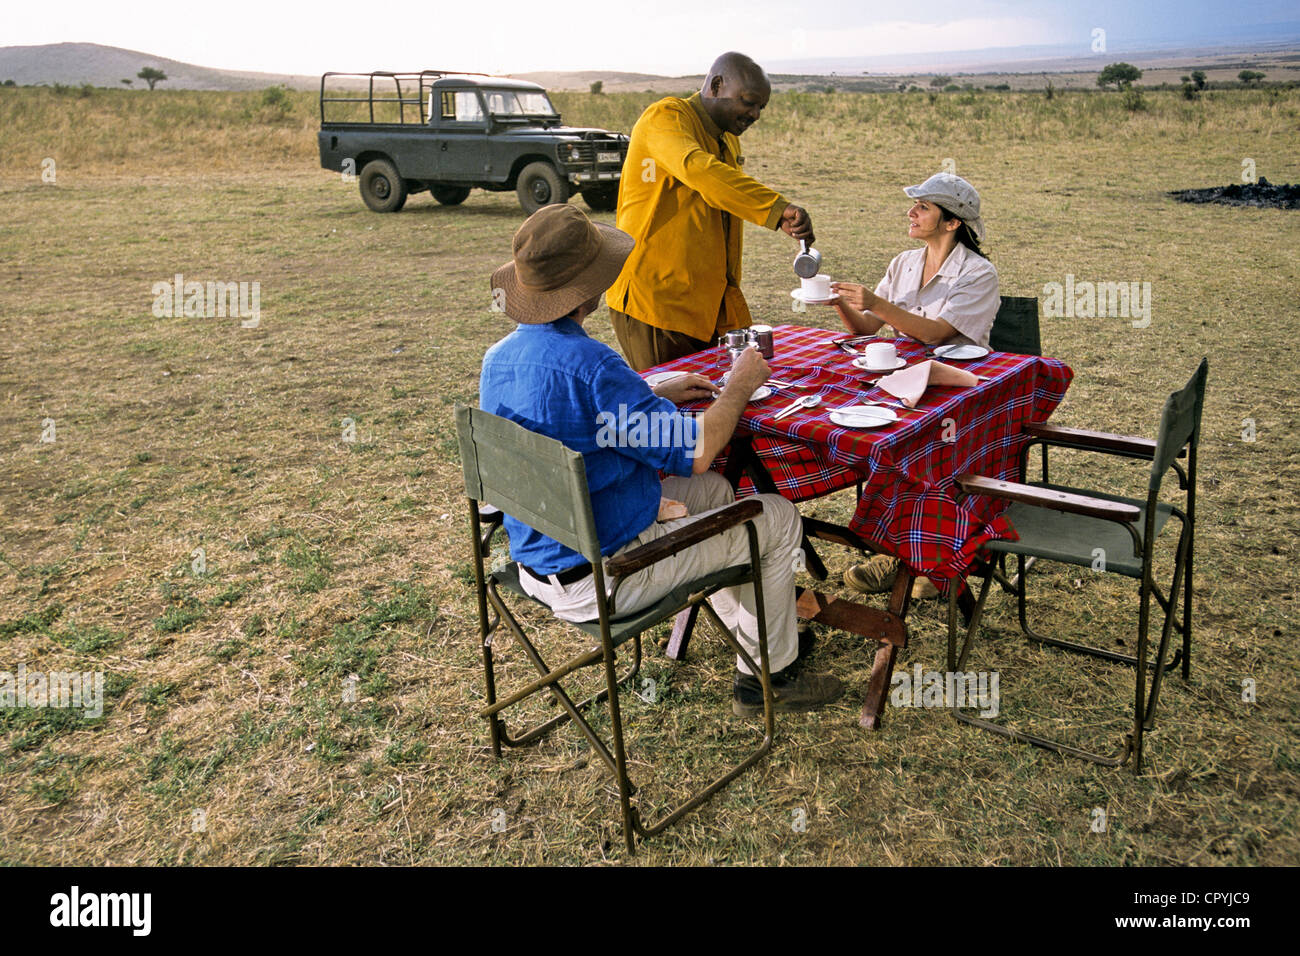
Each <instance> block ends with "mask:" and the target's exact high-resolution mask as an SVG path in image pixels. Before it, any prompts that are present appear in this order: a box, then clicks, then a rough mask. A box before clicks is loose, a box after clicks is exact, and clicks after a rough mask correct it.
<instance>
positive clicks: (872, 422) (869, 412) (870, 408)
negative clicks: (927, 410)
mask: <svg viewBox="0 0 1300 956" xmlns="http://www.w3.org/2000/svg"><path fill="white" fill-rule="evenodd" d="M830 417H831V421H833V422H834V423H835V424H836V425H843V426H844V427H845V428H883V427H884V426H886V425H892V424H893V423H894V422H896V421H898V414H897V413H896V412H895V411H894V410H893V409H892V408H881V407H880V406H879V405H849V406H847V407H845V408H836V409H833V410H832V411H831V416H830Z"/></svg>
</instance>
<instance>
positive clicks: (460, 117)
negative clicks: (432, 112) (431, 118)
mask: <svg viewBox="0 0 1300 956" xmlns="http://www.w3.org/2000/svg"><path fill="white" fill-rule="evenodd" d="M442 118H443V119H445V120H455V121H457V122H459V123H481V122H482V121H483V107H482V105H481V104H480V103H479V99H478V94H477V93H475V92H474V91H473V90H444V91H443V94H442Z"/></svg>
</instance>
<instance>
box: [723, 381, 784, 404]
mask: <svg viewBox="0 0 1300 956" xmlns="http://www.w3.org/2000/svg"><path fill="white" fill-rule="evenodd" d="M771 394H772V390H771V389H770V388H768V387H767V386H766V385H760V386H758V388H756V389H754V394H753V395H751V396H749V400H750V401H751V402H761V401H762V400H763V399H765V398H767V397H768V396H770V395H771ZM713 397H714V399H717V397H718V396H717V395H714V396H713Z"/></svg>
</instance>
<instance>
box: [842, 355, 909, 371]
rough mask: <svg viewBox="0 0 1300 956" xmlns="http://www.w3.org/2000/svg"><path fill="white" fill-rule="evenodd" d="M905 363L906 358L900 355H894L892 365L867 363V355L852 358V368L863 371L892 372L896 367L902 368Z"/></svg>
mask: <svg viewBox="0 0 1300 956" xmlns="http://www.w3.org/2000/svg"><path fill="white" fill-rule="evenodd" d="M906 364H907V359H905V358H903V357H902V356H901V355H896V356H894V364H893V365H885V366H876V365H868V364H867V357H866V356H865V355H861V356H859V357H858V358H855V359H854V360H853V366H854V368H860V369H862V370H863V371H864V372H893V371H895V370H897V369H900V368H902V367H903V366H904V365H906Z"/></svg>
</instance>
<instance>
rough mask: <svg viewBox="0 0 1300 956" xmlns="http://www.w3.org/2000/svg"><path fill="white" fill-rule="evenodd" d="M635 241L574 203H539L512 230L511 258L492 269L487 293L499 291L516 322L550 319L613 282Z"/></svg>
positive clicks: (494, 293) (552, 320) (572, 308)
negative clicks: (514, 229) (493, 270)
mask: <svg viewBox="0 0 1300 956" xmlns="http://www.w3.org/2000/svg"><path fill="white" fill-rule="evenodd" d="M635 244H636V240H634V239H633V238H632V237H631V236H629V235H628V234H627V233H626V232H623V231H622V230H620V229H615V228H614V227H613V226H607V225H605V224H604V223H599V222H592V221H591V220H590V219H588V218H587V217H586V216H585V215H583V213H582V210H581V209H579V208H578V207H577V206H570V205H568V204H567V203H566V204H564V205H560V204H555V205H550V206H543V207H542V208H541V209H539V210H537V212H535V213H533V214H532V215H531V216H529V217H528V218H527V219H526V220H524V224H523V225H522V226H520V227H519V229H518V230H516V232H515V242H514V256H515V257H514V260H513V261H512V262H507V263H506V264H505V265H503V266H501V267H500V268H499V269H497V270H496V271H495V272H493V273H492V295H493V297H494V298H495V299H497V300H499V299H500V295H499V294H498V293H497V291H496V290H497V289H501V290H503V292H504V293H505V301H504V302H502V303H500V304H501V305H502V306H503V307H504V308H505V312H506V315H508V316H509V317H510V318H512V319H514V320H515V321H516V322H522V323H524V324H526V325H543V324H545V323H547V322H554V321H555V320H556V319H558V318H560V317H561V316H564V315H568V314H569V313H570V312H572V311H573V310H574V309H576V308H577V307H578V306H580V305H582V303H584V302H586V301H588V300H589V299H594V298H595V297H596V296H598V295H600V294H601V293H602V292H604V291H605V290H606V289H608V288H609V287H610V286H611V285H613V284H614V280H615V279H617V278H618V274H619V273H620V272H621V271H623V262H624V261H625V260H626V259H627V257H628V254H629V253H631V251H632V247H633V246H634V245H635Z"/></svg>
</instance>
